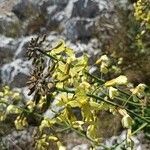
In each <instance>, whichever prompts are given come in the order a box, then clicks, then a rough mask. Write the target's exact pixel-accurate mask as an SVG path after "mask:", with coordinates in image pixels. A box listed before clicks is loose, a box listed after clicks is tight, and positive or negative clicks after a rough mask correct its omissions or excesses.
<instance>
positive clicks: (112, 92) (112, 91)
mask: <svg viewBox="0 0 150 150" xmlns="http://www.w3.org/2000/svg"><path fill="white" fill-rule="evenodd" d="M118 95H119V93H118V90H117V89H116V88H113V87H109V97H110V99H114V98H115V97H116V96H118Z"/></svg>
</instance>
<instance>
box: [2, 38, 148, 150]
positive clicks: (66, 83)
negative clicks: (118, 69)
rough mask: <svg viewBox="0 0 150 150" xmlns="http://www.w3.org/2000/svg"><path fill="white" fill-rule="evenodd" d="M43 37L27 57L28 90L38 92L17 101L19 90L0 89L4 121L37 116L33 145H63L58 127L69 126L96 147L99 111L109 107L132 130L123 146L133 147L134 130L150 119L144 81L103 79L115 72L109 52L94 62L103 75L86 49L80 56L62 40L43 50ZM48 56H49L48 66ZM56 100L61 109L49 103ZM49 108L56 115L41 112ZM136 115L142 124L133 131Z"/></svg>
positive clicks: (19, 125)
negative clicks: (94, 69)
mask: <svg viewBox="0 0 150 150" xmlns="http://www.w3.org/2000/svg"><path fill="white" fill-rule="evenodd" d="M44 40H45V37H43V39H39V38H35V39H32V40H31V42H30V45H29V48H28V57H29V59H31V60H32V64H33V66H34V69H33V72H32V74H31V78H30V80H29V81H28V85H29V89H30V92H29V95H31V94H33V93H34V97H33V99H32V100H29V101H28V102H27V103H26V104H25V105H21V104H20V105H19V100H21V99H20V97H19V94H18V93H13V92H12V91H10V89H9V88H8V87H4V88H3V90H2V92H1V93H0V97H1V100H0V107H1V109H0V110H1V111H0V113H1V117H0V118H1V121H4V120H5V119H6V118H7V116H8V115H10V114H13V115H14V114H15V121H14V125H15V127H16V129H18V130H22V129H24V128H26V127H27V126H28V125H30V124H32V123H33V120H32V118H34V125H36V126H38V130H39V131H38V134H37V135H36V137H35V138H36V144H35V147H36V149H39V150H42V149H43V150H45V149H47V148H49V147H50V146H51V145H50V143H51V142H54V143H56V145H57V146H58V147H59V149H65V147H64V146H63V144H62V142H61V138H60V132H65V131H66V130H72V131H74V132H76V133H78V134H79V135H80V136H83V137H85V138H87V139H88V140H89V141H91V146H92V147H95V146H97V145H101V142H102V141H101V138H100V135H99V132H98V122H99V121H100V120H99V119H98V114H99V113H100V112H101V111H108V112H111V113H112V114H113V115H120V116H122V120H121V122H122V126H123V127H124V128H125V129H126V130H127V133H128V134H127V137H126V139H125V140H126V145H125V146H126V148H127V147H132V146H133V142H132V139H131V137H132V135H133V134H135V133H136V132H137V131H139V130H141V129H143V128H144V127H146V126H149V124H150V119H149V118H147V116H146V115H147V114H145V110H148V105H147V103H146V101H147V98H146V93H145V88H146V85H145V84H139V85H138V86H136V87H129V83H128V80H127V78H126V76H124V75H120V76H118V77H116V78H115V79H112V80H108V81H105V76H107V73H108V72H109V71H111V60H110V59H109V58H108V56H106V55H103V56H101V57H100V59H99V60H97V61H96V63H95V64H94V65H93V66H97V68H99V69H98V70H99V72H100V74H101V76H100V77H99V76H95V75H93V74H91V73H89V69H90V67H89V65H88V60H89V58H88V56H87V55H86V54H84V55H82V56H80V57H77V56H76V55H75V53H74V51H73V50H72V49H70V48H69V47H67V46H66V45H65V43H64V42H63V41H60V42H59V43H58V44H57V45H56V46H55V47H54V48H52V49H50V50H46V51H44V50H42V48H41V45H42V43H43V41H44ZM37 58H38V59H37ZM46 58H49V59H50V61H49V65H48V66H46ZM102 75H103V76H102ZM10 98H11V100H10ZM54 99H55V101H56V103H57V104H56V105H57V106H59V107H60V110H59V111H58V112H56V111H55V110H53V108H52V107H51V104H52V102H53V101H54ZM131 107H132V110H131V109H130V108H131ZM47 110H51V111H52V112H53V113H54V114H55V115H54V117H52V118H48V117H44V115H43V113H44V112H46V111H47ZM75 110H77V113H75ZM135 110H138V112H135ZM136 120H139V122H138V127H139V128H138V129H137V128H134V130H133V128H132V126H133V125H134V126H135V124H136V123H137V121H136ZM139 125H140V126H139ZM112 126H113V125H112Z"/></svg>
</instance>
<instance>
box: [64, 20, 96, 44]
mask: <svg viewBox="0 0 150 150" xmlns="http://www.w3.org/2000/svg"><path fill="white" fill-rule="evenodd" d="M94 26H95V24H94V21H93V20H86V19H84V20H81V19H70V20H68V21H67V23H66V26H65V34H66V37H67V39H68V40H71V41H72V42H75V41H76V40H81V41H83V42H86V41H87V40H89V39H90V38H91V37H92V35H93V33H94Z"/></svg>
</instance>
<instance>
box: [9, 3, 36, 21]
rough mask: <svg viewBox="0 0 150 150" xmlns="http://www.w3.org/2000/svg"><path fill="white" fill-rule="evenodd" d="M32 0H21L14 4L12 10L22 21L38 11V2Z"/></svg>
mask: <svg viewBox="0 0 150 150" xmlns="http://www.w3.org/2000/svg"><path fill="white" fill-rule="evenodd" d="M32 2H33V1H30V0H20V1H19V2H18V3H17V4H16V5H15V6H13V8H12V12H14V13H15V14H16V16H17V17H18V18H19V19H20V20H22V21H23V20H25V19H28V18H29V17H30V16H31V15H33V14H34V15H35V14H36V13H38V7H36V3H32ZM35 2H36V1H35Z"/></svg>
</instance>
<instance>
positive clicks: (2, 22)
mask: <svg viewBox="0 0 150 150" xmlns="http://www.w3.org/2000/svg"><path fill="white" fill-rule="evenodd" d="M0 34H3V35H5V36H8V37H18V36H20V34H21V26H20V21H19V20H18V18H17V17H16V16H15V15H14V14H13V13H1V14H0Z"/></svg>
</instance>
